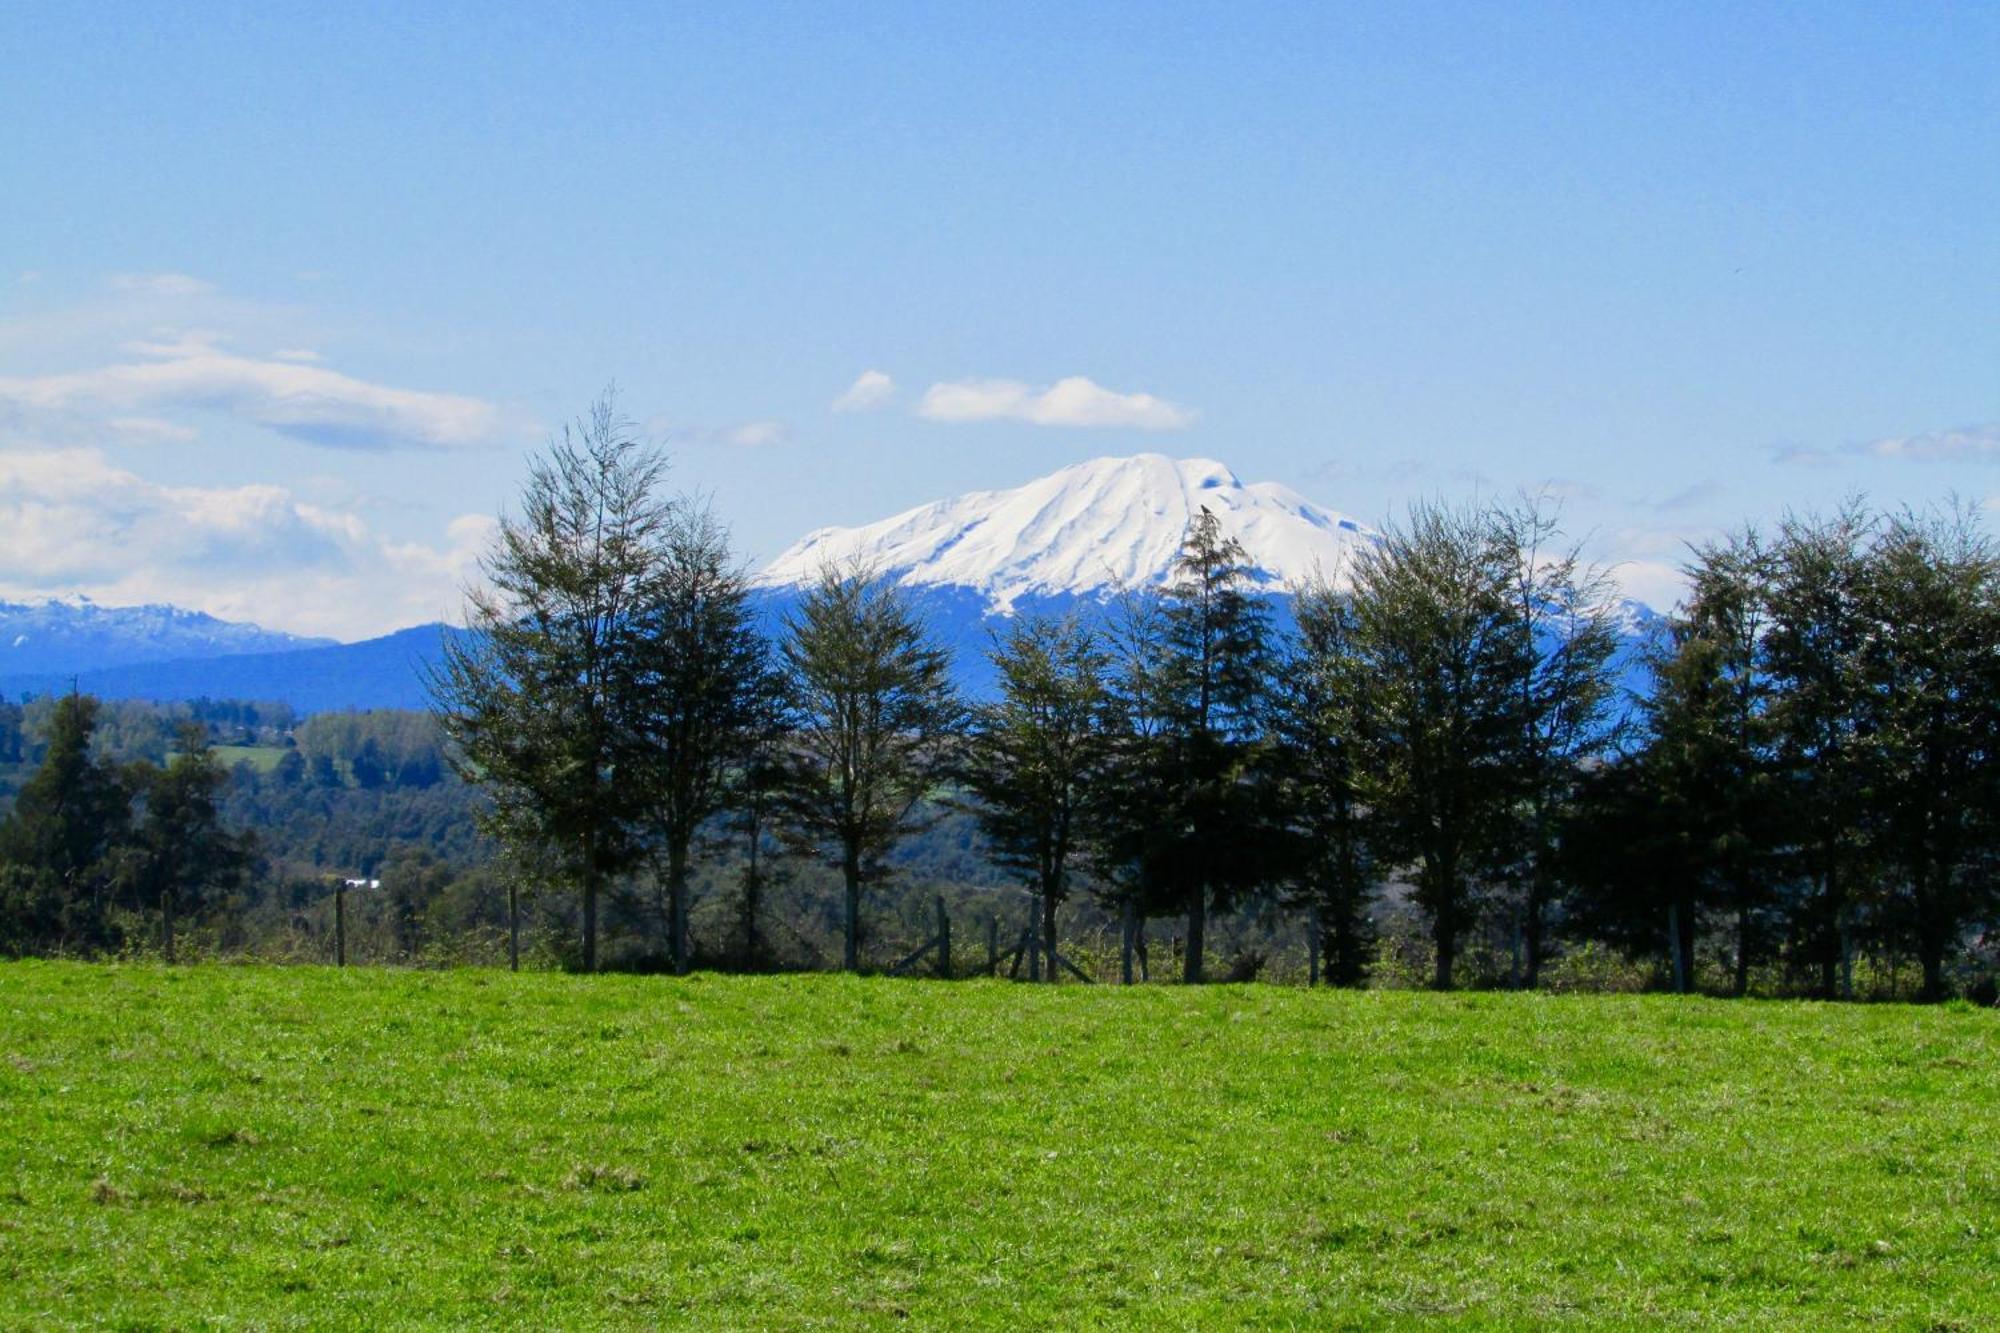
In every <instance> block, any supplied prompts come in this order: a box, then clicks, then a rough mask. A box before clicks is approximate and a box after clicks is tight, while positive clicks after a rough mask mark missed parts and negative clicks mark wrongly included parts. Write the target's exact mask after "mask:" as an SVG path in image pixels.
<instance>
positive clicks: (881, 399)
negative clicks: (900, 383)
mask: <svg viewBox="0 0 2000 1333" xmlns="http://www.w3.org/2000/svg"><path fill="white" fill-rule="evenodd" d="M895 396H896V381H895V380H894V379H892V378H890V376H889V374H888V372H887V371H881V370H864V371H862V372H861V374H860V375H858V376H856V377H855V380H854V383H852V384H850V385H848V386H847V388H846V389H845V390H844V391H842V393H841V395H840V397H838V398H836V399H834V400H833V410H834V411H836V412H867V411H870V410H872V409H874V408H878V407H884V406H886V405H887V404H888V402H889V400H890V399H891V398H894V397H895Z"/></svg>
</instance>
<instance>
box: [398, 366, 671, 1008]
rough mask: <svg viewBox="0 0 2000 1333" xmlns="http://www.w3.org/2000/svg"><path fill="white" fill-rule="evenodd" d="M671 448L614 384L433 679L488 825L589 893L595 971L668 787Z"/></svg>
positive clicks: (509, 530)
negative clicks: (661, 776) (657, 663)
mask: <svg viewBox="0 0 2000 1333" xmlns="http://www.w3.org/2000/svg"><path fill="white" fill-rule="evenodd" d="M665 471H666V461H665V459H664V458H663V457H662V456H661V455H660V454H659V453H657V452H656V451H653V450H650V449H648V448H646V447H644V446H642V445H641V444H640V442H639V441H638V440H637V438H636V437H635V436H634V435H633V434H632V430H631V426H630V425H629V423H627V422H625V421H624V420H622V419H621V418H620V417H619V416H618V415H617V411H616V407H615V405H614V403H613V400H612V396H611V395H610V394H609V393H607V394H605V396H604V397H603V398H601V399H600V400H599V401H598V403H597V404H596V406H595V407H594V408H593V409H592V411H591V413H590V415H589V417H588V418H587V419H586V420H584V421H583V422H581V423H579V424H578V425H577V426H576V427H574V428H570V429H565V431H564V432H563V435H562V437H561V438H560V439H559V440H557V441H555V442H554V444H553V445H552V447H551V448H550V451H549V455H548V457H547V458H545V459H542V460H539V461H537V462H536V463H535V464H534V465H533V467H532V468H531V469H530V472H529V476H528V484H527V487H526V490H525V493H524V494H523V496H522V500H521V509H522V512H521V516H520V517H519V518H507V519H503V520H502V521H501V524H500V532H499V535H498V538H497V540H496V543H495V546H494V548H493V549H492V551H490V552H489V553H488V555H487V556H486V558H485V560H484V561H483V563H482V565H481V569H482V572H483V574H484V575H485V584H484V585H483V586H479V587H475V588H473V589H471V590H469V591H468V594H467V603H468V614H467V620H468V622H469V625H470V627H471V628H472V629H473V630H474V631H475V633H474V634H472V635H466V636H456V635H448V636H446V638H445V641H444V652H443V664H442V666H441V667H440V668H439V669H438V670H437V671H436V672H435V673H433V675H432V677H431V680H430V689H431V695H432V699H433V701H434V708H435V710H436V714H437V717H438V720H439V722H440V723H441V724H442V726H443V727H444V730H445V733H446V734H447V735H448V736H449V737H450V739H451V740H452V742H453V743H454V745H455V746H456V755H455V757H454V762H455V763H456V764H457V766H458V768H459V772H460V773H461V774H462V775H463V776H464V777H465V778H466V779H467V780H468V781H472V782H477V783H480V784H482V785H483V786H484V787H485V788H486V790H487V792H488V793H489V795H490V797H491V799H492V803H493V804H492V807H491V809H490V810H489V811H488V813H487V814H486V816H485V827H486V828H487V830H488V831H489V832H491V833H493V834H494V835H495V836H497V837H499V838H500V839H501V840H502V841H503V842H504V843H508V844H511V845H512V846H513V848H514V850H515V852H516V854H518V855H522V856H524V857H525V858H527V859H529V860H530V861H531V862H532V863H533V864H537V865H543V866H547V867H551V868H553V869H554V870H555V871H556V873H558V874H560V875H561V876H562V877H563V879H564V880H566V881H567V882H568V883H569V884H570V885H572V886H573V887H574V888H575V889H576V890H577V892H578V895H579V897H580V898H581V899H582V906H583V932H582V933H583V949H582V954H583V957H582V962H583V968H584V970H585V971H594V970H595V969H596V967H597V935H598V901H599V897H600V895H601V894H602V893H603V892H604V891H605V889H606V888H607V886H608V885H610V884H611V883H612V882H613V881H615V880H616V879H617V878H618V877H619V876H621V875H624V874H627V873H629V872H630V871H632V870H633V869H635V868H636V867H638V866H639V865H641V864H642V863H643V862H644V860H645V859H646V857H647V855H648V852H649V846H648V844H649V838H650V833H651V830H650V823H651V820H652V818H653V816H654V814H655V813H656V810H657V802H656V800H655V793H654V792H653V791H652V790H651V789H650V787H649V784H648V783H647V782H645V781H643V780H640V779H642V777H643V775H645V774H647V773H648V772H649V770H650V768H651V765H652V763H653V757H652V756H651V755H650V754H649V753H648V752H647V750H648V746H649V745H650V738H649V735H648V730H649V729H648V725H647V722H646V718H645V714H646V712H647V710H648V709H649V708H650V707H651V706H652V704H653V702H654V701H653V697H652V689H651V684H650V682H651V676H652V671H651V667H652V664H653V662H654V660H655V653H654V648H653V646H652V644H651V643H650V641H649V639H650V635H651V633H652V630H653V618H652V613H653V611H654V608H653V606H652V605H651V602H650V599H651V598H653V597H654V596H655V595H656V592H657V590H658V584H659V570H660V566H661V561H662V547H663V543H664V542H665V540H666V538H667V536H668V534H669V532H670V531H671V528H672V525H673V523H674V518H675V515H674V505H673V502H672V501H671V500H670V499H668V498H667V497H666V496H664V495H663V494H661V483H662V480H663V478H664V476H665Z"/></svg>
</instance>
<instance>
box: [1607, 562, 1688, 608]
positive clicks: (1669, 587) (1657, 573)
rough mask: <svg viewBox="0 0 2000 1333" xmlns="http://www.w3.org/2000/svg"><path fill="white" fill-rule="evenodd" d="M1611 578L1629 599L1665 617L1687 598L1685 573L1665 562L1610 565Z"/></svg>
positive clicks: (1678, 567) (1676, 566)
mask: <svg viewBox="0 0 2000 1333" xmlns="http://www.w3.org/2000/svg"><path fill="white" fill-rule="evenodd" d="M1611 577H1612V580H1613V581H1614V582H1616V583H1617V584H1618V587H1619V590H1620V591H1621V592H1623V593H1624V594H1625V595H1626V596H1627V597H1630V598H1631V599H1632V600H1633V601H1635V602H1644V603H1645V604H1646V605H1647V606H1650V607H1652V608H1653V609H1654V610H1655V611H1658V612H1661V613H1662V614H1664V613H1666V612H1668V611H1671V610H1673V609H1674V607H1676V606H1678V605H1679V604H1680V600H1681V598H1683V597H1685V596H1687V575H1686V573H1684V572H1683V571H1682V569H1681V567H1680V566H1679V565H1674V564H1668V563H1667V562H1665V561H1663V560H1621V561H1619V562H1618V563H1616V564H1614V565H1612V566H1611Z"/></svg>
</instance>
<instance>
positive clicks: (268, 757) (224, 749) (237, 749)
mask: <svg viewBox="0 0 2000 1333" xmlns="http://www.w3.org/2000/svg"><path fill="white" fill-rule="evenodd" d="M209 753H210V754H213V755H214V756H215V761H216V762H217V763H219V764H221V765H222V766H223V767H224V768H234V767H236V766H237V765H238V764H248V765H250V767H252V768H254V769H256V770H257V771H258V772H259V773H269V772H270V771H271V770H272V769H274V768H276V767H277V766H278V762H279V761H280V760H282V759H283V758H284V757H285V754H286V751H285V747H284V746H282V745H215V746H210V747H209Z"/></svg>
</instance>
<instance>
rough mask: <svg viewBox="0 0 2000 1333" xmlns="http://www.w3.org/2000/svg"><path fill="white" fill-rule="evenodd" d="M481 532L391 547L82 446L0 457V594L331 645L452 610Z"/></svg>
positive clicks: (258, 498)
mask: <svg viewBox="0 0 2000 1333" xmlns="http://www.w3.org/2000/svg"><path fill="white" fill-rule="evenodd" d="M492 530H493V521H492V520H491V519H490V518H487V517H485V516H482V515H466V516H463V517H461V518H458V519H456V520H453V521H452V522H451V523H450V524H449V525H448V526H447V528H446V530H445V532H444V534H443V541H442V543H441V544H436V545H432V544H426V543H423V542H408V541H395V540H391V539H389V538H387V537H385V536H383V535H382V534H380V533H377V532H375V531H373V530H372V529H371V528H370V527H369V525H368V523H367V522H366V521H365V520H364V519H363V518H362V517H361V516H360V515H358V514H356V513H354V512H352V511H351V510H341V509H336V508H331V507H327V506H324V505H316V504H312V503H308V502H306V501H304V500H302V499H300V498H299V497H298V496H296V495H294V494H293V493H292V492H290V491H288V490H286V489H285V488H283V487H279V486H269V485H247V486H227V487H198V486H168V485H162V484H160V483H157V482H154V481H150V480H148V479H146V478H144V477H141V476H139V475H137V474H136V473H133V472H131V471H128V470H126V469H124V468H121V467H118V466H116V465H114V464H112V463H111V462H110V461H109V460H107V459H106V458H105V456H104V455H103V454H102V453H101V452H99V451H97V450H94V449H8V450H0V596H7V597H14V598H25V597H37V596H44V595H51V594H58V593H84V594H86V595H88V596H90V597H92V598H94V599H96V600H97V601H100V602H105V603H110V604H120V603H136V602H173V603H176V604H178V605H182V606H190V607H199V608H201V609H203V610H207V611H210V612H212V613H214V614H216V615H222V616H227V617H231V618H236V619H246V620H255V621H258V622H260V623H263V624H267V625H272V626H274V627H278V628H283V629H289V630H295V631H300V632H306V633H315V634H330V635H334V636H336V637H342V638H356V637H364V636H367V635H371V634H378V633H384V632H386V631H388V630H391V629H396V628H400V627H402V626H404V625H409V624H413V623H418V622H422V621H428V620H435V619H438V618H440V617H442V616H446V615H456V614H457V612H458V610H459V607H460V604H461V598H460V589H461V588H462V587H463V585H464V582H465V580H466V579H467V578H469V577H472V576H473V575H474V574H475V572H476V569H477V561H478V557H479V555H480V553H481V552H482V551H483V550H484V549H485V547H486V545H487V543H488V541H489V539H490V537H491V533H492Z"/></svg>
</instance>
